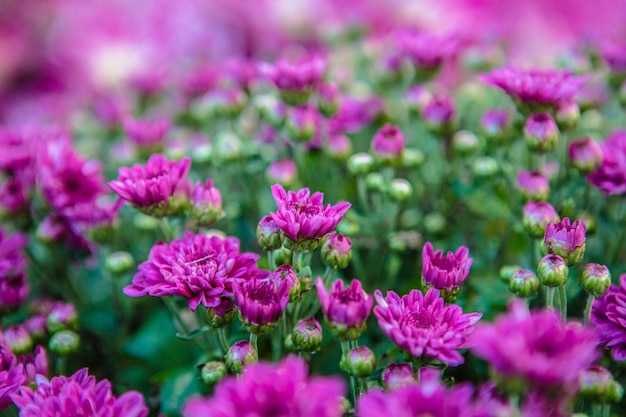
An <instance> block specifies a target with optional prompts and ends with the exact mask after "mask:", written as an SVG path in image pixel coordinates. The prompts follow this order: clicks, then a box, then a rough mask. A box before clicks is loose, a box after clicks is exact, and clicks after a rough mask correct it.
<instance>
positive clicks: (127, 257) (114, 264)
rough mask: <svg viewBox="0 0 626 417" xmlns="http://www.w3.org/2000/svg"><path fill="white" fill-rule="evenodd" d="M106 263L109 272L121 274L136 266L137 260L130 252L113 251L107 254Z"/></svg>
mask: <svg viewBox="0 0 626 417" xmlns="http://www.w3.org/2000/svg"><path fill="white" fill-rule="evenodd" d="M104 265H105V267H106V269H107V270H108V271H109V272H112V273H113V274H115V275H121V274H123V273H124V272H127V271H129V270H130V269H131V268H132V267H133V266H135V260H134V259H133V256H132V255H131V254H130V253H128V252H124V251H120V252H113V253H112V254H110V255H109V256H107V258H106V260H105V261H104Z"/></svg>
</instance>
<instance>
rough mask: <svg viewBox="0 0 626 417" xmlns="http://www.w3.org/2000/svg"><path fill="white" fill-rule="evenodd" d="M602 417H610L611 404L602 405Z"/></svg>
mask: <svg viewBox="0 0 626 417" xmlns="http://www.w3.org/2000/svg"><path fill="white" fill-rule="evenodd" d="M602 417H611V404H602Z"/></svg>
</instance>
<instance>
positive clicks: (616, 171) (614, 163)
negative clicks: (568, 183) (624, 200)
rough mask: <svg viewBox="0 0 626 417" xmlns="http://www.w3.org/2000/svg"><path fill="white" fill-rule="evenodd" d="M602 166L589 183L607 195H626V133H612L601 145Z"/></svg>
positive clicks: (619, 131) (593, 174)
mask: <svg viewBox="0 0 626 417" xmlns="http://www.w3.org/2000/svg"><path fill="white" fill-rule="evenodd" d="M600 147H601V149H602V164H601V165H600V168H598V169H597V170H596V171H594V172H592V173H591V174H589V176H588V177H587V178H588V179H589V182H590V183H591V184H593V185H594V186H595V187H597V188H599V189H601V190H602V191H604V193H605V194H606V195H613V194H626V131H624V130H618V131H616V132H613V133H611V134H610V135H609V136H608V137H607V138H606V139H605V140H604V141H603V142H602V143H601V144H600Z"/></svg>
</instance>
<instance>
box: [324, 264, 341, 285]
mask: <svg viewBox="0 0 626 417" xmlns="http://www.w3.org/2000/svg"><path fill="white" fill-rule="evenodd" d="M335 271H337V268H333V267H331V266H327V267H326V270H325V271H324V276H323V277H322V282H323V283H324V287H326V288H328V284H330V279H331V278H332V277H333V274H334V273H335Z"/></svg>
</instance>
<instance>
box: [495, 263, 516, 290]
mask: <svg viewBox="0 0 626 417" xmlns="http://www.w3.org/2000/svg"><path fill="white" fill-rule="evenodd" d="M518 269H521V267H519V266H517V265H504V266H503V267H502V268H500V273H499V276H500V279H501V280H502V282H504V283H505V284H507V285H509V283H510V282H511V277H512V276H513V274H514V273H515V271H517V270H518Z"/></svg>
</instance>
